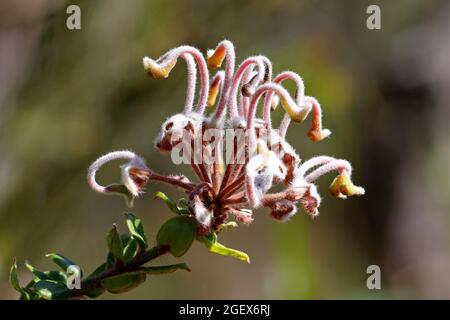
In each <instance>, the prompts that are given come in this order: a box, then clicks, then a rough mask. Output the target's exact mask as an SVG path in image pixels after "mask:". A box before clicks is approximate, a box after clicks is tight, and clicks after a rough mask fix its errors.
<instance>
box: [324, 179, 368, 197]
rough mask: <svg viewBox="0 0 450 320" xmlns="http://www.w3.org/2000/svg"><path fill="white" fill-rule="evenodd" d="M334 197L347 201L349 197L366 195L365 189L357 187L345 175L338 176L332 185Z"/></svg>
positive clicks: (331, 190) (331, 189)
mask: <svg viewBox="0 0 450 320" xmlns="http://www.w3.org/2000/svg"><path fill="white" fill-rule="evenodd" d="M330 192H331V194H332V195H333V196H335V197H338V198H341V199H345V198H347V196H361V195H363V194H364V193H365V190H364V188H362V187H359V186H355V185H354V184H353V182H352V181H351V180H350V178H349V176H348V175H347V174H345V173H342V174H340V175H338V176H337V177H336V178H335V179H334V180H333V182H332V183H331V185H330Z"/></svg>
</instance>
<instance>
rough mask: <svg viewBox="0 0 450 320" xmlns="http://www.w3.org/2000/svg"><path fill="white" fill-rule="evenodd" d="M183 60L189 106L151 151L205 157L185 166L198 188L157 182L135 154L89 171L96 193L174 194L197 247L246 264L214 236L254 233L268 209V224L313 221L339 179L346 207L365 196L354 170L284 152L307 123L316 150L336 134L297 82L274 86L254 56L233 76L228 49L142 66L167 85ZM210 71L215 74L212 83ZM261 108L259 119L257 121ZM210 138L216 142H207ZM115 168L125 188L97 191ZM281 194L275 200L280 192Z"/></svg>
mask: <svg viewBox="0 0 450 320" xmlns="http://www.w3.org/2000/svg"><path fill="white" fill-rule="evenodd" d="M181 59H182V60H184V62H185V63H186V66H187V85H186V98H185V101H184V106H183V107H182V108H181V110H180V111H179V112H178V113H176V114H174V115H172V116H169V117H168V118H167V120H165V121H164V122H163V124H162V126H161V129H160V132H159V134H158V135H157V137H156V139H155V140H154V145H155V147H156V148H157V149H158V150H160V151H162V152H164V153H167V152H175V151H177V152H178V151H179V150H178V148H176V147H177V146H178V145H180V144H181V146H182V147H183V148H184V149H186V148H187V149H189V148H194V150H190V154H191V155H195V157H196V156H197V155H201V157H200V159H201V161H192V159H196V158H195V157H192V156H191V157H184V158H183V159H185V160H186V159H187V160H188V162H187V164H190V166H191V168H192V171H193V173H194V174H195V177H194V180H190V179H188V178H186V177H185V176H183V175H179V174H177V175H168V176H165V175H161V174H158V173H156V172H154V171H153V170H150V169H148V167H147V166H146V165H145V161H144V160H143V159H142V158H141V157H139V156H137V155H136V154H134V153H133V152H130V151H117V152H112V153H110V154H108V155H106V156H103V157H100V158H99V159H98V160H96V161H95V162H94V163H93V164H92V165H91V167H90V169H89V173H88V181H89V184H90V186H91V187H92V188H93V189H94V190H95V191H97V192H100V193H103V194H113V193H116V194H117V193H118V194H122V195H126V196H127V199H129V200H130V201H129V202H131V201H132V200H133V199H134V198H135V197H136V196H138V195H140V194H142V192H143V191H144V187H145V185H146V183H148V182H149V181H154V182H161V183H165V184H168V185H171V186H174V187H176V188H177V189H178V190H181V191H182V192H183V193H184V194H185V195H186V199H187V200H185V203H184V202H183V203H184V205H183V206H182V207H180V206H177V205H175V204H174V203H170V207H171V208H172V210H173V211H176V212H177V213H178V214H181V215H186V216H188V217H189V219H191V220H189V219H188V220H189V221H195V225H196V233H197V239H199V240H200V241H202V242H203V243H205V245H206V246H207V247H208V249H209V250H210V251H213V252H216V253H220V254H226V255H230V256H233V257H235V258H236V257H237V258H238V259H241V260H244V261H247V262H248V261H249V258H248V256H247V255H246V254H244V253H242V252H240V251H237V250H234V249H228V248H226V247H225V246H223V245H220V244H218V243H217V234H218V233H219V232H222V230H226V229H229V227H234V226H236V225H237V224H238V223H239V224H246V225H248V224H251V223H252V222H253V220H254V218H255V215H254V211H253V210H255V208H260V207H261V208H262V209H264V208H265V209H268V210H269V213H270V216H271V217H272V218H273V219H275V220H277V221H280V222H286V221H289V220H290V219H292V218H293V217H294V215H295V214H296V213H297V211H298V209H302V211H304V212H305V213H306V214H307V215H308V216H310V217H317V216H318V215H319V207H320V204H321V201H322V198H321V197H320V195H319V192H318V189H317V186H316V182H317V180H318V179H319V178H320V177H322V176H324V175H326V174H328V173H330V172H337V174H338V175H337V177H336V178H335V179H334V181H333V182H332V183H331V185H330V192H331V194H332V195H334V196H336V197H338V198H346V197H348V196H353V195H363V194H364V189H363V188H362V187H359V186H356V185H355V184H354V183H353V182H352V179H351V176H352V167H351V165H350V163H349V162H348V161H346V160H342V159H337V158H334V157H329V156H318V157H313V158H311V159H309V160H307V161H302V160H301V158H300V155H299V153H298V152H297V151H296V150H295V149H294V148H293V147H292V145H291V144H290V143H289V142H288V140H287V138H286V137H287V130H288V128H289V127H290V125H291V124H293V126H297V125H300V124H301V123H303V122H308V118H310V119H311V126H310V129H309V131H308V137H309V139H310V140H311V141H313V142H319V141H321V140H323V139H325V138H328V137H329V136H330V134H331V131H330V130H329V129H326V128H324V127H323V123H322V121H323V120H322V117H323V112H322V111H323V110H322V106H321V105H320V103H319V101H318V100H317V99H316V98H313V97H312V96H308V95H306V94H305V86H304V83H303V80H302V78H301V77H300V75H298V74H297V73H295V72H293V71H290V70H288V71H283V72H281V73H279V74H278V75H276V76H274V77H273V76H272V62H271V61H270V59H268V58H267V57H265V56H262V55H256V56H250V57H248V58H246V59H244V60H243V61H242V62H241V63H240V64H239V65H238V67H237V68H235V65H236V55H235V50H234V46H233V44H232V43H231V42H230V41H228V40H223V41H221V42H220V43H219V44H218V45H217V46H216V47H215V49H213V50H209V51H208V52H207V54H206V58H205V56H204V55H203V54H202V53H201V52H200V50H198V49H196V48H195V47H192V46H180V47H176V48H174V49H171V50H169V51H167V52H166V53H164V54H163V55H162V56H160V57H159V58H155V59H152V58H149V57H145V58H144V59H143V64H144V69H145V70H146V71H147V73H148V74H149V75H151V76H152V77H153V78H155V79H157V80H163V79H167V78H169V76H170V73H171V71H172V70H173V68H175V67H176V66H177V64H178V61H179V60H181ZM208 68H210V69H214V70H215V74H214V76H213V77H211V78H210V75H209V70H208ZM216 69H219V70H216ZM197 76H198V77H199V79H200V81H199V82H198V83H199V85H200V87H199V90H198V92H197V90H196V84H197ZM285 81H292V82H293V83H294V85H295V88H296V89H295V92H293V93H292V94H291V93H290V92H289V91H288V90H287V89H286V88H285V87H284V82H285ZM196 98H197V101H196V102H195V101H194V100H195V99H196ZM261 99H262V100H263V103H262V110H261V112H258V110H257V109H258V108H259V105H260V104H259V101H260V100H261ZM278 105H280V106H281V108H277V106H278ZM206 112H207V114H206ZM275 112H282V113H284V114H283V119H282V121H281V123H280V125H279V126H278V127H277V128H274V127H273V124H272V115H273V114H274V113H275ZM260 114H261V115H262V116H260ZM211 130H216V133H217V132H218V133H219V134H211ZM230 130H231V131H232V132H234V133H237V132H244V133H245V134H244V136H245V138H244V139H241V138H239V139H238V138H236V137H237V136H239V134H237V135H236V134H235V135H232V136H233V138H232V139H231V142H230V141H227V140H226V139H227V137H229V135H228V134H226V132H228V131H230ZM267 137H268V138H267ZM197 139H198V140H197ZM193 141H200V142H201V143H193ZM186 142H187V143H186ZM226 145H231V150H232V152H231V153H228V151H225V150H224V148H222V147H223V146H226ZM195 148H199V149H198V150H197V149H195ZM300 151H301V150H300ZM225 152H226V154H225ZM119 158H120V159H125V160H127V162H126V163H125V164H124V165H122V167H121V177H122V178H121V183H119V184H112V185H108V186H105V187H104V186H101V185H100V184H98V183H97V182H96V178H95V174H96V172H97V171H98V169H99V168H100V167H101V166H102V165H104V164H105V163H107V162H109V161H111V160H115V159H119ZM189 160H190V161H189ZM276 186H277V190H278V191H274V189H275V187H276ZM279 190H281V191H279Z"/></svg>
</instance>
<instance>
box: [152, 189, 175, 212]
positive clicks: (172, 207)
mask: <svg viewBox="0 0 450 320" xmlns="http://www.w3.org/2000/svg"><path fill="white" fill-rule="evenodd" d="M155 198H159V199H161V200H162V201H164V202H165V203H166V205H167V207H168V208H169V209H170V211H172V212H173V213H175V214H178V215H179V214H181V213H180V210H178V206H177V205H176V203H175V202H173V201H172V200H171V199H170V198H169V197H168V196H167V195H166V194H165V193H163V192H161V191H159V192H157V193H156V194H155Z"/></svg>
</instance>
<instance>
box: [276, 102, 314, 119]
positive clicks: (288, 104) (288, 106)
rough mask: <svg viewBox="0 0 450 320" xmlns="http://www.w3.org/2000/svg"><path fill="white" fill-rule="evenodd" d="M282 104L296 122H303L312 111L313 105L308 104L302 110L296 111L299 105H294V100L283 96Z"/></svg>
mask: <svg viewBox="0 0 450 320" xmlns="http://www.w3.org/2000/svg"><path fill="white" fill-rule="evenodd" d="M280 100H281V106H282V107H283V108H284V110H286V112H287V114H288V115H289V117H291V119H292V121H294V122H303V121H305V119H306V117H307V116H308V114H309V112H310V111H311V106H310V105H309V106H307V107H305V108H302V109H301V110H300V111H298V112H297V111H295V109H297V108H298V106H297V105H293V104H292V103H293V102H290V101H288V100H287V99H285V98H283V97H281V99H280Z"/></svg>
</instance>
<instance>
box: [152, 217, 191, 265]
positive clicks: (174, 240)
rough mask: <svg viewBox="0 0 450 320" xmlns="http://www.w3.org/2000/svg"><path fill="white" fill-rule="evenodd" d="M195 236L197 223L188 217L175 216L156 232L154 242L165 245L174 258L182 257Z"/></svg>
mask: <svg viewBox="0 0 450 320" xmlns="http://www.w3.org/2000/svg"><path fill="white" fill-rule="evenodd" d="M196 234H197V223H196V222H195V220H194V219H193V218H191V217H188V216H177V217H174V218H172V219H169V220H168V221H166V222H165V223H164V224H163V225H162V226H161V228H160V229H159V231H158V234H157V236H156V242H157V243H158V245H167V246H169V248H170V253H172V255H174V256H175V257H181V256H182V255H184V254H185V253H186V252H187V251H188V250H189V248H190V247H191V245H192V242H193V241H194V239H195V236H196Z"/></svg>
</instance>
